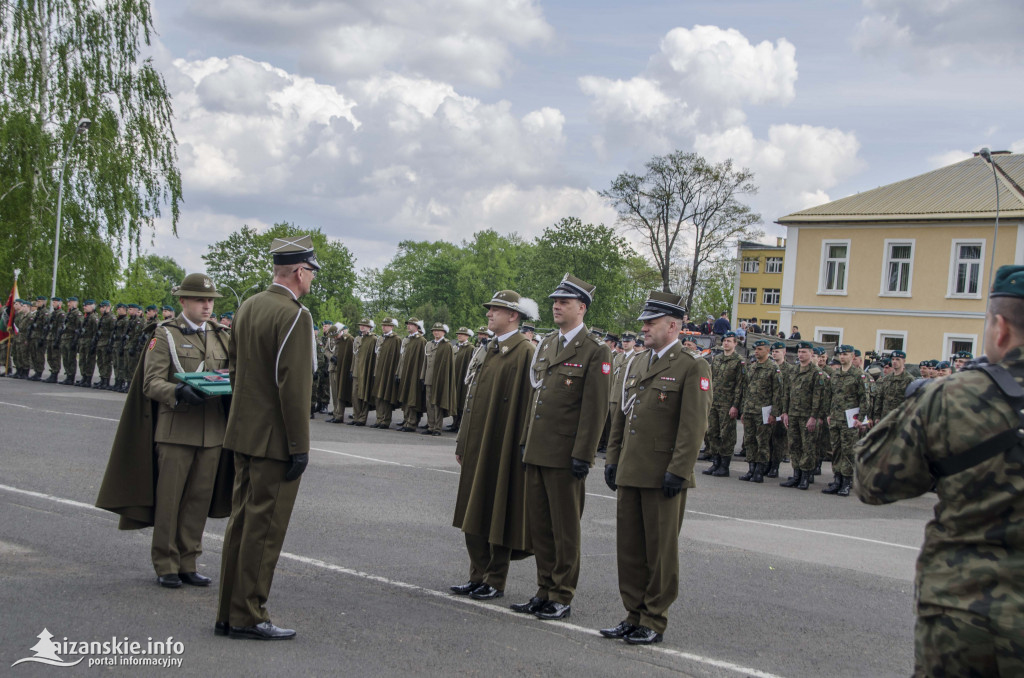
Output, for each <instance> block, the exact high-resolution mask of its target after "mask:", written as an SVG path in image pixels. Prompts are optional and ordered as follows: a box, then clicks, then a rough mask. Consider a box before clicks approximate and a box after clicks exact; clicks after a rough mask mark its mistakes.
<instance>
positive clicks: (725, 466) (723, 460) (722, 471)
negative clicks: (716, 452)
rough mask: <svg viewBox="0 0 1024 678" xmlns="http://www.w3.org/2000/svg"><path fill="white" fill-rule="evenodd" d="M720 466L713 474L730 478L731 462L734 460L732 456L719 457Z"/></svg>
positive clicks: (717, 476)
mask: <svg viewBox="0 0 1024 678" xmlns="http://www.w3.org/2000/svg"><path fill="white" fill-rule="evenodd" d="M718 461H719V464H718V468H716V469H715V472H714V473H712V474H711V476H712V477H713V478H728V477H729V464H730V463H731V462H732V457H719V458H718Z"/></svg>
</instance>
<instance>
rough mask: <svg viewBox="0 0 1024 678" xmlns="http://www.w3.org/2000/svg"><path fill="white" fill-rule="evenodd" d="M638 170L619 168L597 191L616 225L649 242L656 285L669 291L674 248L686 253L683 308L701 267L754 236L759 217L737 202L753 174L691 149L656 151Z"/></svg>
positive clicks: (751, 188)
mask: <svg viewBox="0 0 1024 678" xmlns="http://www.w3.org/2000/svg"><path fill="white" fill-rule="evenodd" d="M645 168H646V172H645V173H644V174H633V173H631V172H623V173H622V174H620V175H619V176H617V177H616V178H615V179H614V180H613V181H612V185H611V187H610V188H609V189H608V190H606V191H601V195H602V196H604V197H605V198H607V199H608V200H610V201H611V203H612V204H613V205H614V206H615V208H616V209H617V210H618V212H619V224H620V225H621V226H622V227H623V228H625V229H630V230H634V231H636V232H637V233H639V234H640V235H641V236H642V237H643V238H644V240H645V241H647V243H648V244H649V248H650V253H651V256H652V257H653V258H654V263H655V265H656V267H657V268H658V270H659V271H660V272H661V280H662V289H663V290H664V291H665V292H668V291H670V285H671V267H672V263H673V260H674V259H675V258H676V257H677V256H678V252H679V251H681V250H685V251H687V252H688V254H689V259H690V262H691V265H690V280H689V285H688V290H687V292H686V294H685V295H684V296H685V297H686V302H685V304H686V307H687V308H690V307H691V306H692V304H693V295H694V292H695V290H696V288H697V281H698V280H699V278H700V273H701V268H702V267H703V266H704V265H706V264H708V263H709V262H711V261H714V260H716V259H719V258H721V257H722V255H723V254H724V252H725V251H726V250H727V249H728V247H729V245H730V244H732V243H735V241H736V240H737V239H744V240H756V239H757V238H758V237H760V235H761V232H760V231H757V230H755V228H754V227H755V226H756V225H757V224H758V223H759V222H760V221H761V216H760V215H759V214H757V213H756V212H753V211H752V210H751V209H750V207H748V206H747V205H745V204H744V203H743V202H741V199H742V198H743V197H744V196H749V195H754V194H756V193H757V186H756V185H755V184H754V175H753V173H752V172H750V171H749V170H747V169H735V168H733V165H732V161H731V160H726V161H724V162H720V163H718V164H711V163H709V162H708V161H707V160H705V159H704V158H702V157H701V156H699V155H697V154H696V153H683V152H682V151H675V152H674V153H670V154H669V155H665V156H659V155H656V156H654V157H653V158H651V159H650V160H649V161H648V162H647V163H646V165H645Z"/></svg>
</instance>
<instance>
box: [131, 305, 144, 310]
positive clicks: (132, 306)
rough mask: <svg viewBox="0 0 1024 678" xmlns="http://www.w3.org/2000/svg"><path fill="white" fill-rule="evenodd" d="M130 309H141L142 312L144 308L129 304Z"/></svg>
mask: <svg viewBox="0 0 1024 678" xmlns="http://www.w3.org/2000/svg"><path fill="white" fill-rule="evenodd" d="M128 308H137V309H139V310H140V311H141V310H142V307H141V306H139V305H138V304H128Z"/></svg>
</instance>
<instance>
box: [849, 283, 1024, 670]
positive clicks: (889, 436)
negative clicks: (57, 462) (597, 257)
mask: <svg viewBox="0 0 1024 678" xmlns="http://www.w3.org/2000/svg"><path fill="white" fill-rule="evenodd" d="M981 361H982V362H981V364H980V365H972V366H970V367H972V368H973V367H977V369H970V368H969V369H965V370H964V371H962V372H958V373H956V374H954V375H952V376H949V377H947V378H945V379H942V380H941V381H938V382H935V383H933V384H930V385H928V386H926V387H924V388H920V389H918V390H917V391H915V393H914V394H913V395H912V396H910V397H909V398H908V399H907V400H906V402H904V403H903V404H902V405H900V406H899V407H898V408H897V409H896V413H895V414H893V415H891V416H889V417H887V418H885V419H884V420H883V421H882V422H880V423H879V424H878V425H877V426H875V427H874V429H872V431H871V432H870V433H869V434H868V435H867V437H866V438H864V440H862V441H861V443H860V444H859V445H858V447H857V449H858V453H857V459H856V470H857V472H856V476H857V484H856V493H857V495H858V496H859V497H860V498H861V500H862V501H864V502H867V503H869V504H887V503H890V502H894V501H898V500H900V499H908V498H912V497H918V496H921V495H923V494H924V493H926V492H928V491H929V490H932V489H933V488H934V491H935V493H936V494H937V495H938V503H937V504H936V505H935V511H934V512H935V517H934V518H933V519H932V520H931V522H929V523H928V526H927V527H926V528H925V539H924V545H923V546H922V547H921V553H920V555H919V556H918V559H917V576H916V581H915V593H916V595H915V603H916V608H917V610H916V611H917V624H916V627H915V629H914V665H915V666H914V675H915V676H1021V675H1024V577H1021V571H1022V570H1024V444H1022V442H1021V435H1020V433H1019V429H1024V414H1022V412H1024V266H1003V267H1001V268H1000V269H999V270H998V271H997V272H996V278H995V282H994V284H993V287H992V290H991V292H990V294H989V304H988V310H987V313H986V317H985V356H983V357H982V359H981Z"/></svg>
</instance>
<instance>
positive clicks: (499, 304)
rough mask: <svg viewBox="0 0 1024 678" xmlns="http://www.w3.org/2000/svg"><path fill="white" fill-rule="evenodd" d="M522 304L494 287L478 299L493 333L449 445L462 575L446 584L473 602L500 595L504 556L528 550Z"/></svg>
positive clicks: (526, 354) (528, 346)
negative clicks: (455, 468)
mask: <svg viewBox="0 0 1024 678" xmlns="http://www.w3.org/2000/svg"><path fill="white" fill-rule="evenodd" d="M521 302H522V297H521V296H520V295H519V294H518V293H517V292H514V291H513V290H500V291H498V292H495V293H494V297H493V298H492V299H491V300H490V301H489V302H487V303H486V304H484V307H485V308H487V327H488V328H489V329H490V330H491V331H492V332H493V333H494V335H495V336H494V338H493V340H491V341H490V342H488V345H487V348H486V349H484V351H483V352H482V355H483V358H482V359H481V363H480V368H479V370H478V371H477V372H476V374H475V375H474V376H473V377H472V378H471V380H470V383H469V392H468V393H467V394H466V409H465V414H464V420H463V425H462V428H461V429H459V435H458V438H457V439H456V443H455V460H456V461H457V462H458V463H459V465H460V466H461V467H462V470H461V472H460V474H459V490H458V494H457V496H456V498H455V516H454V518H453V519H452V525H453V526H455V527H457V528H459V529H460V530H462V532H463V533H464V534H465V538H466V551H467V553H468V554H469V581H467V582H466V583H465V584H457V585H455V586H452V587H450V590H451V591H452V593H455V594H456V595H463V596H467V595H468V596H470V597H472V598H475V599H477V600H493V599H495V598H500V597H501V596H503V595H504V593H505V581H506V579H507V578H508V568H509V562H510V561H511V560H512V558H521V557H525V556H526V555H527V554H528V551H527V548H528V545H527V536H526V500H525V495H526V493H525V471H524V470H523V464H522V463H521V462H522V456H521V454H522V453H521V446H522V443H523V441H525V439H526V431H527V427H528V426H529V416H530V398H531V396H532V389H531V388H530V362H531V361H532V359H533V352H534V347H533V343H531V342H530V340H529V339H527V338H526V337H525V336H523V335H522V334H521V333H520V332H519V323H520V321H521V320H522V319H523V318H524V316H526V314H527V313H528V311H527V310H526V309H525V308H524V306H523V305H522V303H521ZM535 307H536V304H535V303H534V304H533V308H535ZM529 312H532V309H531V310H530V311H529Z"/></svg>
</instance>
